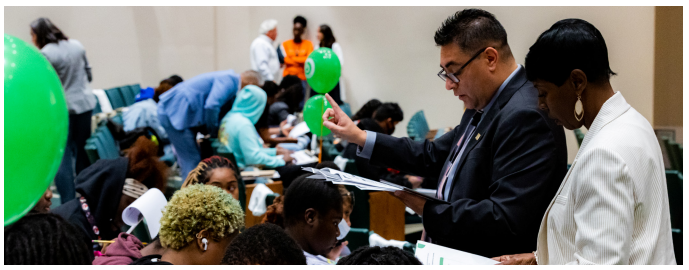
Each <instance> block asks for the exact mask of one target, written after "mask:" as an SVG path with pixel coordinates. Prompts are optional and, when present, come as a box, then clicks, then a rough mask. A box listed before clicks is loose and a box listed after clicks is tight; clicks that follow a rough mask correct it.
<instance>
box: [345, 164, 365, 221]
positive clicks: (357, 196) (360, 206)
mask: <svg viewBox="0 0 689 270" xmlns="http://www.w3.org/2000/svg"><path fill="white" fill-rule="evenodd" d="M347 167H349V165H347ZM352 167H356V166H352ZM345 188H347V190H349V192H350V193H352V195H353V196H354V208H353V209H352V214H351V216H349V219H350V221H351V222H352V227H355V228H366V229H368V228H370V226H371V217H370V213H371V207H370V205H369V202H368V192H367V191H363V190H360V189H359V188H357V187H354V186H345Z"/></svg>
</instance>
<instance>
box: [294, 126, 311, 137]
mask: <svg viewBox="0 0 689 270" xmlns="http://www.w3.org/2000/svg"><path fill="white" fill-rule="evenodd" d="M310 131H311V130H310V129H309V127H308V126H307V125H306V122H301V123H299V124H297V125H296V126H294V128H293V129H292V131H290V132H289V137H292V138H296V137H299V136H301V135H304V134H306V133H309V132H310Z"/></svg>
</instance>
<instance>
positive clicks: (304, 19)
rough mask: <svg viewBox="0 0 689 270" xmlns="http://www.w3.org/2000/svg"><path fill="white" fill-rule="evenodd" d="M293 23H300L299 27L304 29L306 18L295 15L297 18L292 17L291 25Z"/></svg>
mask: <svg viewBox="0 0 689 270" xmlns="http://www.w3.org/2000/svg"><path fill="white" fill-rule="evenodd" d="M295 23H301V26H302V27H304V28H306V18H304V17H302V16H301V15H297V17H294V21H293V22H292V24H295Z"/></svg>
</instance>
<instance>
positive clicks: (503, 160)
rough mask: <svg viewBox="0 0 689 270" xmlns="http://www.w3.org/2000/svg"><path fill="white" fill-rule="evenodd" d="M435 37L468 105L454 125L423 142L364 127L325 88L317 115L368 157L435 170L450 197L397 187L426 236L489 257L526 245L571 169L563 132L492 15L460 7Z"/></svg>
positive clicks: (449, 84)
mask: <svg viewBox="0 0 689 270" xmlns="http://www.w3.org/2000/svg"><path fill="white" fill-rule="evenodd" d="M435 41H436V44H437V45H438V46H440V65H441V67H442V70H441V72H440V73H439V74H438V76H440V77H441V78H442V79H443V80H444V81H445V88H446V89H447V90H452V91H453V92H454V94H455V96H459V99H460V100H462V101H463V102H464V104H465V106H466V107H467V109H466V111H465V113H464V115H463V116H462V121H461V123H460V124H459V125H458V126H457V127H455V129H454V130H453V131H451V132H448V133H446V134H445V135H443V136H442V137H440V138H438V139H436V140H435V141H429V140H426V141H423V142H416V141H413V140H411V139H409V138H395V137H392V136H389V135H386V134H380V133H375V132H365V131H362V130H361V129H359V128H358V127H356V125H354V124H353V122H352V120H351V119H349V117H347V116H346V114H345V113H344V112H342V110H341V109H340V108H339V106H337V104H335V102H333V100H332V99H331V98H330V96H329V95H328V96H326V97H327V98H328V100H329V101H330V104H332V106H333V108H332V109H328V110H326V112H325V114H324V115H323V119H324V121H326V122H325V126H326V127H327V128H328V129H330V130H331V131H332V132H333V133H334V134H335V135H337V136H340V137H342V138H343V139H345V140H348V141H349V142H352V143H355V144H357V145H359V146H360V147H359V149H358V150H357V152H358V153H357V155H358V156H360V157H365V158H367V159H369V163H370V164H373V165H378V166H386V167H390V168H394V169H397V170H401V171H404V172H408V173H411V174H415V175H419V176H422V177H429V176H431V177H438V179H439V187H438V193H437V196H438V198H440V199H442V200H445V201H447V202H449V204H446V203H442V202H433V201H426V200H425V199H423V198H421V197H417V196H414V195H411V194H409V193H406V192H403V191H396V192H395V196H397V197H398V198H399V199H401V200H402V201H403V202H404V203H405V204H406V205H407V206H408V207H409V208H411V209H412V210H414V211H415V212H416V213H417V214H419V215H421V216H422V217H423V225H424V230H425V236H427V237H423V238H424V239H423V240H426V241H429V239H428V238H430V242H433V243H436V244H439V245H442V246H446V247H449V248H453V249H458V250H462V251H466V252H470V253H473V254H477V255H481V256H486V257H495V256H499V255H504V254H516V253H526V252H532V251H534V250H536V236H537V234H538V227H539V224H540V220H541V218H542V217H543V213H544V212H545V210H546V208H547V207H548V203H549V202H550V200H551V199H552V198H553V196H554V195H555V192H556V191H557V188H558V186H559V185H560V183H561V181H562V178H563V177H564V176H565V173H566V171H567V148H566V144H565V135H564V131H563V129H562V127H560V126H557V125H555V123H554V122H553V120H551V119H549V118H548V116H547V115H546V113H544V112H543V111H542V110H539V108H538V97H537V95H538V91H537V90H536V89H535V88H534V86H533V84H531V83H530V82H529V81H528V80H527V79H526V74H525V71H524V68H523V67H521V66H519V65H517V63H516V62H515V60H514V57H513V56H512V53H511V51H510V47H509V45H508V44H507V34H506V33H505V30H504V28H503V27H502V25H501V24H500V22H498V21H497V19H495V17H494V16H493V15H492V14H490V13H489V12H486V11H484V10H479V9H466V10H463V11H459V12H457V13H456V14H454V15H453V16H450V18H448V19H447V20H446V21H445V23H444V24H443V26H441V27H440V29H439V30H438V31H437V32H436V35H435ZM331 117H332V119H329V118H331ZM458 145H459V146H458ZM465 145H466V146H465ZM362 147H363V148H362ZM517 250H519V251H520V252H516V251H517Z"/></svg>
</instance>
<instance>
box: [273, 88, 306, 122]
mask: <svg viewBox="0 0 689 270" xmlns="http://www.w3.org/2000/svg"><path fill="white" fill-rule="evenodd" d="M302 90H303V87H302V86H301V83H298V84H293V85H292V86H289V87H287V88H286V89H284V90H281V91H280V92H279V93H278V94H277V95H276V99H277V100H276V101H275V103H273V104H272V105H270V111H269V114H268V125H269V126H273V127H275V126H279V125H280V123H281V122H282V121H285V119H287V115H290V114H294V113H296V112H297V111H299V102H301V101H302V100H304V93H302Z"/></svg>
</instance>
